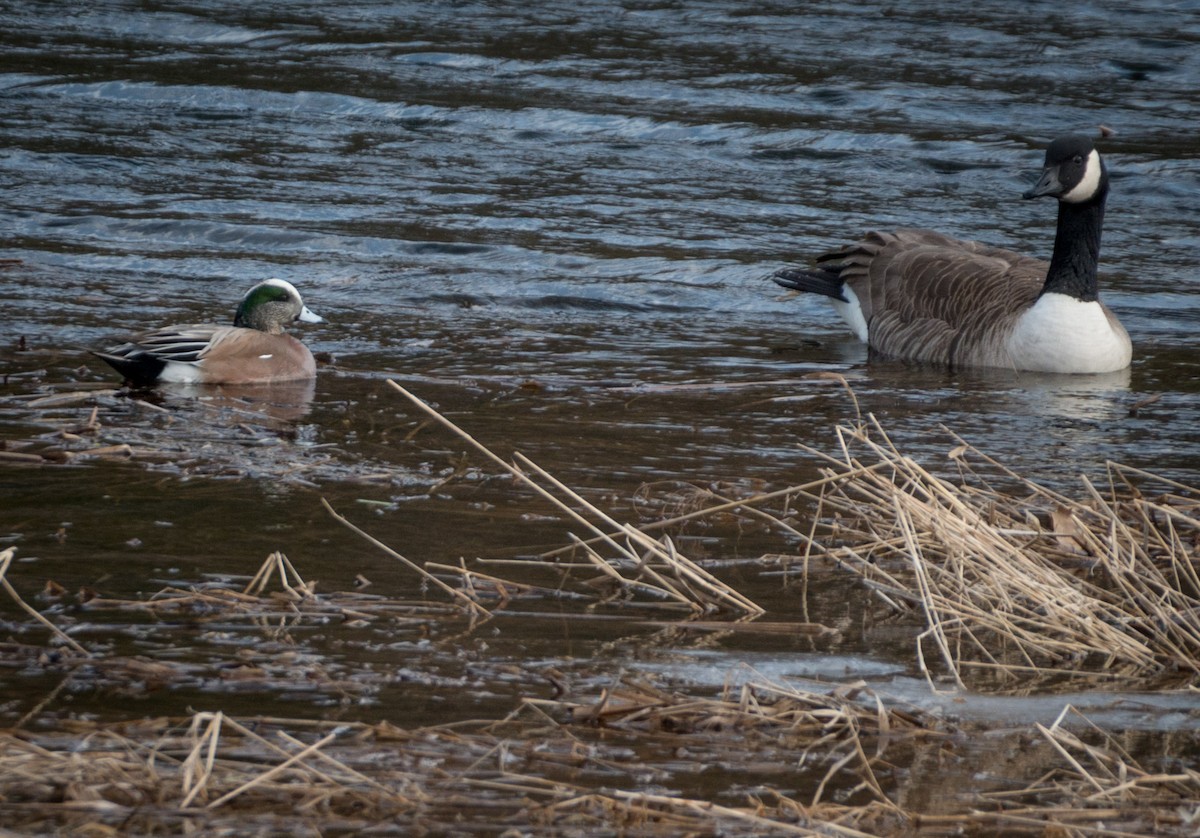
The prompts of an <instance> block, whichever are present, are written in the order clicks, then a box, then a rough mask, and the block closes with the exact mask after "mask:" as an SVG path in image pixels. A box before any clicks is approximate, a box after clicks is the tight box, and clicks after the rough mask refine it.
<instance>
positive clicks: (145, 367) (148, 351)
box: [92, 323, 231, 386]
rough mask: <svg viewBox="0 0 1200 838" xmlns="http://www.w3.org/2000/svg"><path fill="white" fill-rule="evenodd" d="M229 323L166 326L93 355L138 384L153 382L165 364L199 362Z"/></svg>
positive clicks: (223, 332) (229, 328) (227, 327)
mask: <svg viewBox="0 0 1200 838" xmlns="http://www.w3.org/2000/svg"><path fill="white" fill-rule="evenodd" d="M230 330H231V327H229V326H214V325H208V324H202V323H196V324H189V325H184V326H166V327H164V328H161V329H155V330H154V331H152V332H144V333H143V334H140V335H137V336H136V337H134V338H132V339H130V340H129V341H127V342H125V343H121V344H117V345H116V346H111V347H109V348H107V349H104V350H100V351H93V352H92V354H93V355H95V356H96V357H97V358H100V359H101V360H103V361H104V362H105V363H107V364H108V365H109V366H111V367H112V368H113V369H115V370H116V371H117V372H119V373H121V375H123V376H125V378H126V379H127V380H128V381H130V382H131V383H133V384H134V385H137V386H147V385H151V384H154V383H155V382H156V381H157V380H158V378H159V376H160V375H161V374H162V371H163V370H164V369H165V368H166V366H167V364H169V363H174V364H188V365H192V366H195V365H198V364H199V363H200V362H201V361H203V360H204V356H205V354H206V353H208V352H209V351H210V350H211V349H212V347H213V345H215V344H216V343H217V342H218V341H219V340H220V339H221V337H222V336H223V335H224V334H225V333H226V332H228V331H230Z"/></svg>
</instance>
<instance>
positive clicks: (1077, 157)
mask: <svg viewBox="0 0 1200 838" xmlns="http://www.w3.org/2000/svg"><path fill="white" fill-rule="evenodd" d="M1071 162H1072V163H1074V164H1075V165H1076V166H1078V165H1079V164H1080V163H1082V162H1083V155H1082V154H1076V155H1075V157H1074V159H1073V160H1072V161H1071Z"/></svg>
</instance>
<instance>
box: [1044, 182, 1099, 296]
mask: <svg viewBox="0 0 1200 838" xmlns="http://www.w3.org/2000/svg"><path fill="white" fill-rule="evenodd" d="M1107 198H1108V183H1107V182H1104V183H1103V184H1101V187H1100V189H1099V191H1097V192H1096V194H1095V195H1094V196H1092V197H1091V198H1090V199H1089V200H1087V201H1083V202H1081V203H1077V204H1073V203H1069V202H1067V201H1059V203H1058V232H1057V233H1056V234H1055V236H1054V253H1053V255H1052V256H1051V257H1050V270H1049V271H1047V272H1046V284H1045V285H1044V286H1042V293H1043V294H1046V293H1048V292H1056V293H1059V294H1069V295H1070V296H1072V297H1075V298H1076V299H1078V300H1082V301H1083V302H1092V301H1094V300H1096V299H1097V286H1096V268H1097V266H1098V265H1099V264H1100V232H1101V229H1102V228H1103V226H1104V202H1105V200H1106V199H1107Z"/></svg>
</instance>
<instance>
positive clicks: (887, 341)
mask: <svg viewBox="0 0 1200 838" xmlns="http://www.w3.org/2000/svg"><path fill="white" fill-rule="evenodd" d="M819 261H820V263H821V265H822V266H823V267H826V268H833V267H836V268H837V269H838V270H839V272H840V276H841V279H842V281H843V282H844V283H845V284H846V285H847V286H848V287H849V288H850V289H851V290H852V291H854V293H855V295H856V296H857V297H858V300H859V303H860V305H861V306H862V310H863V316H864V319H865V320H866V322H867V326H868V331H869V337H870V340H869V342H870V345H871V348H872V349H873V350H875V351H876V352H879V353H880V354H883V355H886V356H889V357H893V358H906V359H910V360H914V361H927V362H931V363H938V364H947V365H952V366H957V365H962V366H979V365H986V366H1005V365H1006V364H1007V363H1008V359H1007V353H1006V352H1005V349H1004V337H1005V335H1006V334H1007V333H1008V331H1009V330H1010V329H1011V328H1012V325H1013V323H1014V322H1015V321H1016V318H1017V317H1019V316H1020V314H1021V313H1022V312H1023V311H1025V310H1026V309H1027V308H1028V307H1029V306H1031V305H1032V304H1033V303H1034V301H1035V300H1036V299H1037V297H1038V294H1039V293H1040V292H1041V289H1042V285H1043V283H1044V282H1045V277H1046V269H1047V267H1048V266H1047V263H1046V262H1043V261H1041V260H1039V259H1033V258H1030V257H1028V256H1022V255H1021V254H1019V253H1014V252H1013V251H1011V250H1004V249H1002V248H998V247H989V246H987V245H982V244H979V243H978V242H970V241H962V240H960V239H954V238H951V237H949V236H944V235H942V234H941V233H935V232H933V231H931V230H896V231H894V232H890V233H871V234H869V235H868V236H866V237H865V238H864V239H863V240H861V241H859V242H856V243H855V244H852V245H849V246H847V247H845V248H842V249H841V250H838V251H835V252H833V253H830V254H826V255H825V256H823V257H822V258H821V259H820V260H819Z"/></svg>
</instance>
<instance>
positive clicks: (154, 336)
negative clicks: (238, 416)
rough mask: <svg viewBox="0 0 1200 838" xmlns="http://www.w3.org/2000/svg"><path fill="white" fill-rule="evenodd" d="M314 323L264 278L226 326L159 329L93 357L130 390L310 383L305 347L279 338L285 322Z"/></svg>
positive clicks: (291, 295)
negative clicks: (182, 385) (175, 384)
mask: <svg viewBox="0 0 1200 838" xmlns="http://www.w3.org/2000/svg"><path fill="white" fill-rule="evenodd" d="M297 320H301V321H303V322H305V323H320V322H322V318H320V317H318V316H317V315H315V314H313V313H312V312H311V311H309V310H308V307H307V306H305V305H304V301H303V300H302V299H300V292H299V291H297V290H296V289H295V287H294V286H293V285H292V284H291V283H290V282H285V281H284V280H282V279H268V280H267V281H266V282H260V283H259V284H258V285H255V286H254V287H253V288H251V289H250V290H249V291H247V292H246V296H245V297H243V298H242V302H241V304H240V305H238V309H237V314H236V315H234V318H233V325H232V326H217V325H207V324H190V325H185V326H165V327H163V328H161V329H155V330H154V331H152V332H146V333H144V334H141V335H137V336H136V337H134V338H132V339H131V340H130V341H129V342H128V343H123V344H121V345H119V346H114V347H112V348H110V349H106V350H104V351H103V352H93V353H92V354H93V355H95V356H96V357H98V358H102V359H104V361H105V362H107V363H108V364H109V365H110V366H111V367H112V368H113V369H115V370H116V371H117V372H119V373H121V375H123V376H125V380H126V381H128V382H129V383H130V384H131V385H133V386H134V387H149V386H153V385H155V384H158V383H161V382H182V383H191V384H269V383H271V382H274V381H298V380H303V379H307V378H315V377H316V374H317V364H316V362H315V361H314V360H313V356H312V353H311V352H309V351H308V347H306V346H305V345H304V344H302V343H301V342H300V341H298V340H296V339H295V338H294V337H292V336H291V335H288V334H285V333H284V331H283V330H284V327H285V326H287V325H288V324H289V323H293V322H295V321H297Z"/></svg>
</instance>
